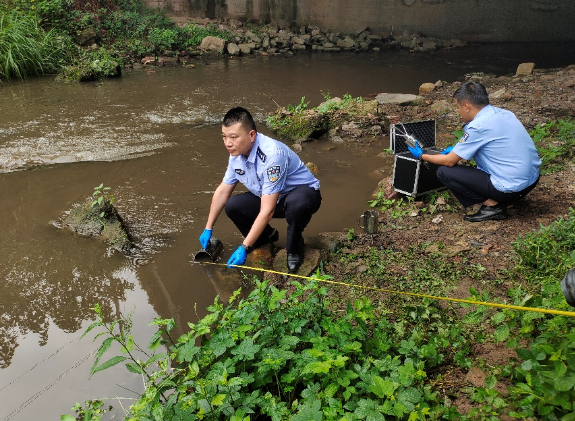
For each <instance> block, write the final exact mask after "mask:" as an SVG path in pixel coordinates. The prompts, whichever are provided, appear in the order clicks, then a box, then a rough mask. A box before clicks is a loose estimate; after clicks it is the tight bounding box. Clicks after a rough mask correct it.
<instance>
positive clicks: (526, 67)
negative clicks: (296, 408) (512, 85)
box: [515, 63, 535, 76]
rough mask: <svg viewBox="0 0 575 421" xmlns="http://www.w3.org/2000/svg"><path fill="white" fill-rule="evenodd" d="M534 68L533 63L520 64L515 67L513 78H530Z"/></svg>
mask: <svg viewBox="0 0 575 421" xmlns="http://www.w3.org/2000/svg"><path fill="white" fill-rule="evenodd" d="M534 68H535V63H521V64H520V65H519V66H517V71H516V72H515V76H530V75H532V74H533V69H534Z"/></svg>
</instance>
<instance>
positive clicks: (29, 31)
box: [0, 10, 66, 82]
mask: <svg viewBox="0 0 575 421" xmlns="http://www.w3.org/2000/svg"><path fill="white" fill-rule="evenodd" d="M63 44H64V45H63ZM65 44H66V43H65V42H64V41H63V40H62V38H61V37H60V36H59V35H58V33H57V32H56V31H53V30H52V31H46V30H44V29H43V28H42V27H41V26H40V21H39V19H38V18H37V17H34V16H29V15H23V14H20V13H18V12H17V11H11V12H2V11H1V10H0V82H1V81H2V80H6V79H10V78H18V79H24V78H26V77H28V76H36V75H41V74H45V73H51V72H56V71H57V69H58V68H59V66H60V65H61V64H62V63H63V62H64V61H65V56H66V48H65V47H66V45H65ZM63 47H64V48H63Z"/></svg>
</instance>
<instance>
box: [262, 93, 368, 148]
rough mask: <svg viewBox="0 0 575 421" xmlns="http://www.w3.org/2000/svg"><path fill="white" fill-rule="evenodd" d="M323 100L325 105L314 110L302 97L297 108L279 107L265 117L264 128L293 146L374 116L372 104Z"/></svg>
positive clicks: (346, 98)
mask: <svg viewBox="0 0 575 421" xmlns="http://www.w3.org/2000/svg"><path fill="white" fill-rule="evenodd" d="M324 98H325V101H324V102H323V103H322V104H320V105H319V106H317V107H315V108H308V105H309V102H305V97H302V99H301V101H300V103H299V104H297V105H291V104H290V105H288V106H287V107H285V108H282V107H280V108H278V110H277V111H276V112H275V113H274V114H272V115H271V116H270V117H268V119H267V125H268V127H269V128H270V129H272V130H273V131H274V132H275V133H277V135H278V136H279V137H281V138H283V139H286V140H288V141H292V142H297V141H302V140H307V139H313V138H317V137H319V136H321V135H322V134H324V133H325V132H327V131H328V130H330V129H333V128H335V127H337V126H339V125H341V124H342V123H344V122H345V121H352V120H353V121H360V122H361V121H363V120H366V119H369V115H370V114H375V112H376V105H375V104H374V102H373V101H371V102H365V101H363V99H362V98H361V97H357V98H353V97H352V96H351V95H349V94H345V95H344V96H343V98H332V97H331V96H330V95H329V94H324ZM359 126H360V127H361V123H360V125H359Z"/></svg>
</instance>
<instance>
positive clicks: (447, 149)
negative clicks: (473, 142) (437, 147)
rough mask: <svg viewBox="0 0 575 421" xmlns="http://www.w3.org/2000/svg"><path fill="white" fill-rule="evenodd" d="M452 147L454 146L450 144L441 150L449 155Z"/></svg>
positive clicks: (443, 153)
mask: <svg viewBox="0 0 575 421" xmlns="http://www.w3.org/2000/svg"><path fill="white" fill-rule="evenodd" d="M452 149H453V146H448V147H447V148H445V149H444V150H442V151H441V155H447V154H448V153H449V152H451V150H452Z"/></svg>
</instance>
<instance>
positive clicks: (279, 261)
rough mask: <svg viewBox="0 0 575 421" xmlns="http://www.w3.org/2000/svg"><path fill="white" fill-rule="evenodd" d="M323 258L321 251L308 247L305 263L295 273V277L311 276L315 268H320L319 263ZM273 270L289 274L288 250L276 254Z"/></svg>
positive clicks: (305, 250)
mask: <svg viewBox="0 0 575 421" xmlns="http://www.w3.org/2000/svg"><path fill="white" fill-rule="evenodd" d="M320 258H321V253H320V251H319V250H317V249H314V248H311V247H310V246H309V245H306V246H305V248H304V259H303V263H302V265H301V266H300V268H299V269H298V271H297V272H296V273H295V275H299V276H309V275H311V274H312V273H313V272H314V270H315V268H317V267H318V265H319V261H320ZM273 270H275V271H276V272H283V273H287V251H286V249H282V250H280V251H279V252H278V254H276V257H275V259H274V263H273Z"/></svg>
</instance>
